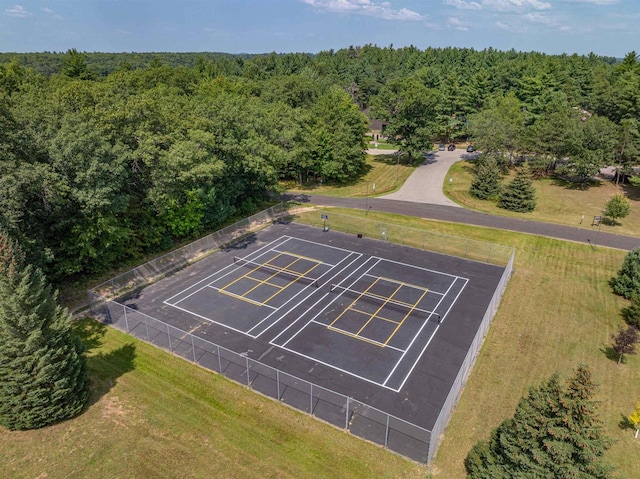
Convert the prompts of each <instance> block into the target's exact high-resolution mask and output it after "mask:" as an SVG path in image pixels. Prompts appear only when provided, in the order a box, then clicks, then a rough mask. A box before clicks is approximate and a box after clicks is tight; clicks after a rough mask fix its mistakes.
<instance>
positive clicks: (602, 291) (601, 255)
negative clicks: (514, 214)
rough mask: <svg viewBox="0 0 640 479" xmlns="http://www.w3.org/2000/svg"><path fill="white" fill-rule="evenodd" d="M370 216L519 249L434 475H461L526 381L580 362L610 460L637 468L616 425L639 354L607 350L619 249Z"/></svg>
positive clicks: (636, 392)
mask: <svg viewBox="0 0 640 479" xmlns="http://www.w3.org/2000/svg"><path fill="white" fill-rule="evenodd" d="M336 211H340V212H343V213H346V214H351V215H354V216H356V215H363V213H362V212H359V211H358V212H354V211H348V210H341V209H336ZM310 214H313V213H310ZM368 216H369V219H370V220H371V221H375V222H380V223H385V222H393V223H400V224H404V225H407V226H414V227H420V228H426V229H428V230H430V231H436V232H441V233H447V234H451V235H455V236H461V237H466V238H473V239H478V240H483V241H489V242H494V243H499V244H505V245H511V246H515V247H516V249H517V252H516V260H515V265H514V273H513V276H512V279H511V281H510V283H509V285H508V286H507V290H506V292H505V295H504V297H503V301H502V303H501V306H500V308H499V310H498V313H497V314H496V317H495V320H494V322H493V324H492V326H491V329H490V331H489V334H488V336H487V339H486V342H485V344H484V346H483V348H482V350H481V353H480V355H479V357H478V362H477V363H476V366H475V369H474V370H473V372H472V374H471V377H470V380H469V382H468V383H467V385H466V387H465V389H464V392H463V394H462V398H461V401H460V403H459V404H458V406H457V408H456V409H455V411H454V414H453V417H452V420H451V422H450V424H449V427H448V428H447V430H446V432H445V437H444V441H443V443H442V445H441V447H440V449H439V451H438V454H437V456H436V458H435V461H434V464H433V473H434V476H435V477H437V478H443V479H444V478H447V479H448V478H451V479H454V478H456V479H457V478H460V477H464V475H465V470H464V459H465V457H466V455H467V453H468V451H469V449H470V448H471V447H472V446H473V445H474V444H475V443H476V441H478V440H479V439H487V438H488V437H489V434H490V431H491V430H492V429H493V428H495V427H496V426H497V425H498V424H500V422H501V421H502V420H504V419H506V418H508V417H510V416H512V415H513V412H514V411H515V408H516V405H517V403H518V400H519V399H520V398H521V397H522V396H523V395H525V394H526V393H527V391H528V388H529V387H530V386H533V385H538V384H539V383H540V382H542V381H543V380H545V379H547V378H548V377H549V376H550V375H551V374H552V373H554V372H556V371H557V372H559V373H560V374H561V376H562V377H563V378H566V377H567V376H568V375H569V374H571V372H572V370H573V369H574V368H575V367H576V366H577V365H578V364H580V363H584V364H587V365H588V366H589V367H590V368H591V370H592V372H593V375H594V379H595V381H596V382H597V383H599V390H598V393H597V399H599V400H600V401H602V405H601V407H600V410H599V411H600V417H601V418H602V420H603V421H604V423H605V426H606V430H607V433H608V434H609V435H610V436H611V437H612V438H613V439H615V441H616V443H615V444H614V446H613V447H612V448H611V449H610V450H609V451H608V453H607V460H609V461H610V462H611V463H614V464H616V466H617V467H618V469H619V471H620V476H621V477H629V478H631V477H640V460H637V458H638V457H639V454H640V439H638V440H636V439H634V438H633V430H631V429H627V428H624V427H622V428H621V421H622V420H623V419H624V417H625V416H627V415H629V414H630V413H631V412H632V411H633V409H634V407H635V404H636V402H637V401H640V358H639V357H638V356H630V357H628V358H627V360H626V362H625V363H624V364H622V365H618V364H617V362H616V360H615V358H611V353H610V351H609V350H608V347H609V346H610V344H611V338H610V337H611V335H612V334H614V333H615V332H617V330H618V327H620V326H622V325H624V321H623V320H622V318H621V316H620V314H619V311H620V308H621V307H623V306H625V305H627V302H626V301H625V300H624V299H622V298H620V297H618V296H615V295H614V294H613V293H612V292H611V288H610V287H609V284H608V282H609V279H610V278H611V277H612V276H614V275H615V273H616V271H617V270H618V269H619V268H620V265H621V264H622V261H623V259H624V256H625V254H626V252H624V251H621V250H614V249H609V248H603V247H597V248H596V249H595V250H593V249H592V248H591V247H589V246H588V245H583V244H578V243H572V242H566V241H560V240H555V239H551V238H545V237H538V236H533V235H526V234H518V233H512V232H508V231H501V230H494V229H489V228H476V227H469V226H465V225H458V224H453V223H444V222H435V221H427V220H421V219H417V218H406V217H402V216H397V215H387V214H383V213H378V212H374V211H371V212H369V215H368ZM622 424H624V423H622Z"/></svg>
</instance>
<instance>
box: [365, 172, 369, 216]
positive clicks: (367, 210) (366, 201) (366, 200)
mask: <svg viewBox="0 0 640 479" xmlns="http://www.w3.org/2000/svg"><path fill="white" fill-rule="evenodd" d="M367 213H369V178H367V195H366V196H365V200H364V214H365V215H366V214H367Z"/></svg>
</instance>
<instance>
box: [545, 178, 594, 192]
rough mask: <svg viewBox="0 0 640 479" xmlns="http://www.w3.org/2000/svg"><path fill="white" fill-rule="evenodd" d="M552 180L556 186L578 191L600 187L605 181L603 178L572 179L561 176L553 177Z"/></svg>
mask: <svg viewBox="0 0 640 479" xmlns="http://www.w3.org/2000/svg"><path fill="white" fill-rule="evenodd" d="M552 182H553V184H554V185H555V186H559V187H561V188H565V189H567V190H577V191H587V190H589V189H591V188H599V187H600V186H602V184H603V181H601V180H586V181H571V180H569V179H567V178H562V177H559V176H555V177H553V178H552Z"/></svg>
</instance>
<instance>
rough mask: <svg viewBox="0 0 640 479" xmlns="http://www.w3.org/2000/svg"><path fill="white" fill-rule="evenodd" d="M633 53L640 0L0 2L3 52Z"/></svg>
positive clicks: (639, 44)
mask: <svg viewBox="0 0 640 479" xmlns="http://www.w3.org/2000/svg"><path fill="white" fill-rule="evenodd" d="M367 43H370V44H375V45H378V46H381V47H385V46H389V45H391V44H393V46H395V47H401V46H406V45H414V46H416V47H418V48H420V49H424V48H426V47H429V46H433V47H446V46H454V47H472V48H475V49H478V50H481V49H484V48H488V47H493V48H495V49H499V50H508V49H511V48H513V49H516V50H520V51H531V50H536V51H541V52H545V53H552V54H557V53H569V54H571V53H578V54H587V53H589V52H594V53H596V54H598V55H607V56H615V57H622V56H624V55H625V54H626V53H628V52H630V51H632V50H635V51H636V52H640V0H388V1H383V0H173V1H168V0H153V1H151V0H49V1H41V0H32V1H31V0H13V1H5V0H0V51H3V52H34V51H66V50H67V49H69V48H76V49H78V50H79V51H88V52H93V51H104V52H132V51H135V52H146V51H156V52H157V51H174V52H186V51H189V52H201V51H215V52H227V53H266V52H272V51H275V52H279V53H284V52H310V53H315V52H318V51H321V50H328V49H331V48H333V49H339V48H345V47H348V46H350V45H354V46H355V45H364V44H367Z"/></svg>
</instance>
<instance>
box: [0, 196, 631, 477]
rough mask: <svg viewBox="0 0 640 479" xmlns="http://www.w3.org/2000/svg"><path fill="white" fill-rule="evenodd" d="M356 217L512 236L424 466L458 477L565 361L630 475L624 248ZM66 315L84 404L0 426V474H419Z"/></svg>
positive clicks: (487, 237)
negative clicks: (619, 343) (511, 257)
mask: <svg viewBox="0 0 640 479" xmlns="http://www.w3.org/2000/svg"><path fill="white" fill-rule="evenodd" d="M336 210H337V211H342V212H345V213H347V214H350V215H354V216H356V215H364V213H363V212H360V211H353V210H341V209H337V208H336ZM312 214H314V213H312ZM368 217H369V219H370V220H372V221H379V222H383V223H384V222H393V223H399V224H404V225H407V226H409V227H418V228H426V229H428V230H431V231H435V232H440V233H447V234H452V235H456V236H461V237H468V238H473V239H477V240H481V241H489V242H495V243H500V244H505V245H511V246H515V247H516V248H517V254H516V261H515V266H514V274H513V278H512V280H511V282H510V283H509V285H508V287H507V290H506V292H505V295H504V298H503V301H502V304H501V306H500V309H499V310H498V313H497V315H496V318H495V320H494V322H493V324H492V326H491V329H490V331H489V334H488V336H487V339H486V341H485V344H484V346H483V348H482V350H481V352H480V355H479V357H478V361H477V363H476V366H475V368H474V370H473V372H472V374H471V377H470V379H469V382H468V383H467V385H466V387H465V389H464V392H463V394H462V398H461V400H460V403H459V404H458V406H457V408H456V409H455V411H454V414H453V417H452V420H451V422H450V424H449V427H448V428H447V430H446V433H445V437H444V440H443V443H442V445H441V447H440V450H439V452H438V455H437V456H436V458H435V461H434V465H433V474H434V476H435V477H437V478H447V479H448V478H460V477H464V474H465V472H464V462H463V461H464V458H465V457H466V455H467V453H468V451H469V449H470V448H471V447H472V446H473V444H475V442H476V441H477V440H479V439H486V438H487V437H488V435H489V432H490V431H491V429H493V428H494V427H496V426H497V425H498V424H499V423H500V422H501V421H502V420H503V419H505V418H507V417H510V416H512V415H513V412H514V410H515V407H516V405H517V402H518V400H519V399H520V397H521V396H522V395H523V394H525V393H526V391H527V390H528V388H529V387H530V386H532V385H537V384H539V383H540V382H541V381H542V380H544V379H546V378H547V377H548V376H549V375H550V374H551V373H553V372H554V371H558V372H559V373H560V374H561V375H562V376H563V377H566V376H567V375H568V374H569V373H570V371H571V370H572V369H573V368H575V366H576V365H577V364H579V363H586V364H588V365H589V367H590V368H591V369H592V371H593V374H594V379H595V380H596V382H598V383H599V384H600V387H599V391H598V393H597V398H598V399H599V400H601V401H602V405H601V407H600V410H599V412H600V417H601V418H602V419H603V421H604V423H605V426H606V429H607V433H608V434H609V435H610V436H611V437H612V438H614V439H615V440H616V443H615V444H614V446H613V447H612V448H611V449H610V450H609V451H608V453H607V455H606V458H607V460H608V461H610V462H611V463H613V464H615V465H616V466H617V468H618V474H619V475H620V476H621V477H640V461H637V460H634V459H633V458H634V457H637V456H638V454H639V453H640V440H635V439H634V438H633V431H632V430H631V429H628V428H626V427H625V426H624V422H623V419H624V417H625V416H626V415H628V414H629V413H630V412H631V411H632V410H633V408H634V406H635V403H636V402H637V401H638V400H639V399H640V358H639V357H638V356H630V357H628V359H627V360H626V362H625V364H622V365H618V364H616V361H615V359H610V358H609V357H608V356H610V354H609V351H608V346H609V345H610V343H611V340H610V336H611V334H613V333H615V332H616V331H617V328H618V327H619V326H621V325H622V324H623V321H622V319H621V317H620V314H619V311H620V308H621V307H622V306H624V305H625V304H626V301H624V300H623V299H621V298H619V297H617V296H615V295H613V293H611V289H610V287H609V285H608V281H609V279H610V278H611V277H612V276H613V275H614V274H615V272H616V271H617V269H618V268H619V267H620V264H621V263H622V260H623V258H624V255H625V252H624V251H620V250H614V249H608V248H603V247H597V248H596V249H595V250H592V249H591V248H590V247H589V246H588V245H582V244H578V243H571V242H564V241H560V240H555V239H551V238H544V237H537V236H533V235H526V234H519V233H513V232H508V231H501V230H494V229H488V228H479V227H470V226H465V225H458V224H453V223H445V222H437V221H427V220H422V219H419V218H406V217H402V216H399V215H391V214H384V213H380V212H376V211H371V212H370V213H369V215H368ZM78 328H79V329H80V331H81V332H82V334H83V336H84V337H85V341H86V342H87V343H88V345H89V348H90V360H89V366H90V370H91V377H92V394H91V404H90V405H89V407H88V408H87V410H86V411H85V412H84V413H83V414H82V415H81V416H79V417H78V418H76V419H73V420H71V421H66V422H64V423H61V424H58V425H56V426H53V427H49V428H45V429H43V430H39V431H26V432H8V431H5V430H1V429H0V450H2V452H3V461H0V477H15V478H21V477H25V478H27V477H29V478H33V477H48V478H58V477H105V478H108V477H167V478H173V477H181V478H182V477H207V476H210V475H211V474H212V471H215V475H218V476H221V477H255V476H256V475H259V476H260V477H382V478H385V477H387V478H395V477H408V478H419V477H428V474H427V470H426V468H425V467H421V466H419V465H417V464H415V463H412V462H409V461H405V460H403V459H402V458H400V457H398V456H396V455H394V454H391V453H388V452H387V451H384V450H383V449H381V448H380V447H377V446H374V445H371V444H369V443H366V442H364V441H362V440H360V439H357V438H353V437H351V436H349V435H348V434H346V433H344V432H342V431H340V430H337V429H335V428H333V427H331V426H328V425H326V424H324V423H321V422H319V421H317V420H315V419H313V418H311V417H309V416H307V415H305V414H302V413H299V412H297V411H294V410H291V409H289V408H287V407H284V406H281V405H278V404H276V403H274V402H273V401H272V400H269V399H267V398H263V397H262V396H260V395H258V394H256V393H254V392H252V391H249V390H247V389H246V388H244V387H242V386H240V385H237V384H235V383H232V382H230V381H228V380H226V379H225V378H223V377H220V376H218V375H216V374H213V373H210V372H208V371H205V370H203V369H200V368H199V367H196V366H193V365H192V364H190V363H188V362H186V361H184V360H182V359H180V358H177V357H174V356H172V355H170V354H167V353H165V352H163V351H160V350H157V349H155V348H154V347H152V346H149V345H147V344H145V343H142V342H139V341H137V340H134V339H132V338H130V337H128V336H126V335H124V334H122V333H120V332H118V331H116V330H113V329H110V328H106V327H104V326H102V325H101V324H99V323H96V322H93V321H90V320H86V321H82V322H80V323H79V324H78Z"/></svg>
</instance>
